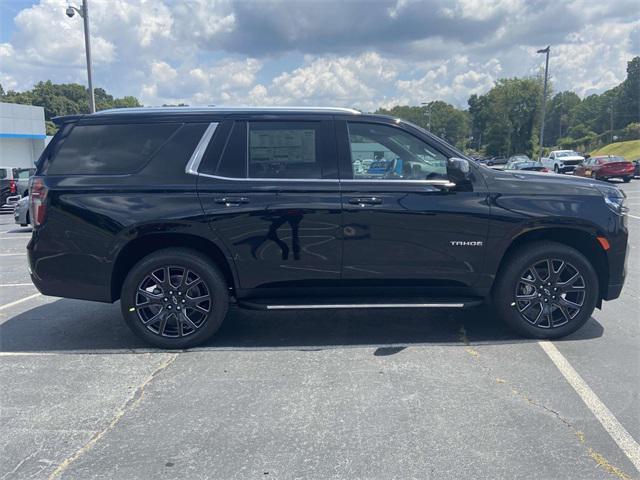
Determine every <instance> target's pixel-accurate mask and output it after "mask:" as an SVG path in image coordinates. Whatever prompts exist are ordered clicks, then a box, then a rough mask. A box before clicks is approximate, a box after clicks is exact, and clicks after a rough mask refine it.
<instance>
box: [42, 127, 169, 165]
mask: <svg viewBox="0 0 640 480" xmlns="http://www.w3.org/2000/svg"><path fill="white" fill-rule="evenodd" d="M178 127H180V124H176V123H157V124H130V125H81V126H76V127H74V128H73V130H72V131H71V133H70V134H69V135H68V137H67V138H66V139H65V140H64V142H63V143H62V145H61V147H60V149H59V151H58V153H57V155H56V156H55V158H53V159H52V160H51V161H50V162H51V164H50V166H49V169H48V173H49V174H51V175H60V174H63V175H68V174H82V175H94V174H122V173H131V172H135V171H136V170H138V169H140V168H141V167H142V166H143V165H144V164H145V163H146V162H147V161H148V160H149V159H150V158H151V156H152V155H153V154H154V153H155V152H156V151H157V150H158V148H159V147H160V146H161V145H162V144H163V143H164V142H165V141H167V140H168V139H169V137H171V135H172V134H173V133H175V131H176V130H177V129H178Z"/></svg>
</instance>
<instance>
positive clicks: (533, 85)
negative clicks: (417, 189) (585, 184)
mask: <svg viewBox="0 0 640 480" xmlns="http://www.w3.org/2000/svg"><path fill="white" fill-rule="evenodd" d="M541 100H542V89H541V82H540V80H539V79H537V78H525V79H519V78H513V79H504V80H499V81H498V82H496V84H495V86H494V87H493V88H492V89H491V90H490V91H489V92H487V93H486V94H484V95H480V96H478V95H471V96H470V97H469V101H468V103H469V114H470V115H471V125H472V135H473V141H472V142H471V146H473V147H474V148H475V149H476V150H484V151H486V152H487V153H488V154H491V155H509V154H512V153H527V154H533V155H534V156H537V155H536V153H537V150H538V134H539V130H540V120H541V111H540V107H539V105H540V104H541V103H542V102H541ZM637 123H640V57H635V58H634V59H632V60H631V61H630V62H629V63H628V64H627V77H626V79H625V80H624V82H622V83H621V84H620V85H618V86H616V87H614V88H612V89H610V90H608V91H606V92H604V93H602V94H600V95H589V96H588V97H586V98H585V99H583V100H581V99H580V97H578V95H576V94H575V93H574V92H569V91H567V92H560V93H558V94H556V95H555V96H553V97H552V98H551V99H550V100H549V101H548V102H547V110H546V117H545V132H544V133H545V137H544V139H545V142H544V144H545V150H549V149H553V148H552V147H553V146H559V147H561V148H580V149H586V150H589V149H593V148H595V147H597V146H599V145H601V144H603V143H605V142H611V141H612V139H613V137H614V136H617V137H619V138H622V139H634V138H636V139H637V138H639V137H640V128H637V127H629V129H627V126H629V125H630V124H631V125H633V124H637ZM634 135H635V137H634Z"/></svg>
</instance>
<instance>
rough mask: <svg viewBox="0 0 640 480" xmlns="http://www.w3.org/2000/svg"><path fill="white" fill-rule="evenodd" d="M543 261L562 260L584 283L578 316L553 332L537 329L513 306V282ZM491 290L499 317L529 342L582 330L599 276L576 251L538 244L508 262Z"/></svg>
mask: <svg viewBox="0 0 640 480" xmlns="http://www.w3.org/2000/svg"><path fill="white" fill-rule="evenodd" d="M545 258H552V259H559V260H564V261H566V262H568V263H570V264H572V265H573V266H574V267H575V268H577V269H578V271H579V272H580V274H581V275H582V276H583V278H584V281H585V287H586V292H585V300H584V304H583V306H582V309H581V310H580V313H579V314H578V315H577V316H576V317H575V318H573V319H571V320H570V321H569V322H568V323H567V324H565V325H562V326H560V327H555V328H548V329H545V328H540V327H536V326H534V325H531V324H530V323H529V322H527V321H526V320H525V319H523V318H522V316H521V315H520V313H519V312H518V311H517V309H516V307H515V306H512V303H513V302H514V301H515V298H514V294H515V289H516V282H518V281H519V279H520V277H521V275H522V273H523V272H524V270H525V269H526V268H527V267H528V266H530V265H532V264H534V263H536V262H538V261H541V260H544V259H545ZM507 261H508V262H509V263H508V264H507V265H506V266H505V268H504V269H502V271H501V272H500V278H499V279H498V281H497V283H496V288H495V289H494V295H493V304H494V306H495V308H496V309H497V311H498V313H499V315H500V317H501V318H502V319H503V320H504V321H505V322H506V323H507V324H508V325H509V326H511V327H512V328H513V329H514V330H516V331H517V332H519V333H521V334H523V335H525V336H527V337H531V338H560V337H564V336H566V335H569V334H571V333H573V332H575V331H576V330H578V329H579V328H581V327H582V326H583V325H584V324H585V323H586V322H587V320H589V318H590V317H591V314H592V313H593V311H594V309H595V307H596V304H597V302H598V297H599V282H598V275H597V273H596V271H595V269H594V268H593V266H592V265H591V263H590V262H589V261H588V260H587V259H586V258H585V257H584V255H582V254H581V253H580V252H578V251H577V250H575V249H573V248H571V247H568V246H566V245H563V244H559V243H552V242H540V243H537V244H532V245H530V246H525V247H524V248H521V249H519V250H518V251H517V252H514V254H513V255H511V256H510V258H509V259H507Z"/></svg>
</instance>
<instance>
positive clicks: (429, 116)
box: [420, 102, 432, 131]
mask: <svg viewBox="0 0 640 480" xmlns="http://www.w3.org/2000/svg"><path fill="white" fill-rule="evenodd" d="M420 105H422V106H423V107H425V106H426V107H427V111H426V112H425V114H426V115H427V130H429V131H431V107H432V105H431V102H429V103H426V102H422V103H421V104H420Z"/></svg>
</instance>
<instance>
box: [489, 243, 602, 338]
mask: <svg viewBox="0 0 640 480" xmlns="http://www.w3.org/2000/svg"><path fill="white" fill-rule="evenodd" d="M599 295H600V287H599V282H598V274H597V273H596V270H595V268H594V267H593V265H592V264H591V262H590V261H589V260H588V259H587V258H586V257H585V256H584V255H583V254H582V253H581V252H579V251H578V250H576V249H575V248H572V247H570V246H568V245H565V244H562V243H557V242H551V241H544V240H543V241H536V242H530V243H526V244H523V245H521V246H520V247H518V248H517V249H516V250H514V251H512V252H510V253H509V254H508V256H507V257H506V258H505V259H503V262H502V266H501V267H500V270H499V273H498V276H497V278H496V282H495V285H494V287H493V291H492V305H493V306H494V308H495V309H496V312H497V313H498V316H499V317H500V318H501V319H502V320H503V321H504V322H506V323H507V324H508V325H509V326H510V327H511V328H512V329H514V330H516V331H517V332H518V333H520V334H522V335H524V336H526V337H531V338H560V337H564V336H566V335H569V334H570V333H573V332H575V331H576V330H578V329H579V328H580V327H582V326H583V325H584V324H585V323H586V322H587V320H589V318H590V317H591V314H592V313H593V311H594V309H595V307H596V304H597V303H598V300H599V298H600V296H599Z"/></svg>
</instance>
